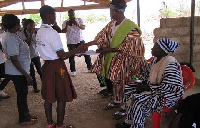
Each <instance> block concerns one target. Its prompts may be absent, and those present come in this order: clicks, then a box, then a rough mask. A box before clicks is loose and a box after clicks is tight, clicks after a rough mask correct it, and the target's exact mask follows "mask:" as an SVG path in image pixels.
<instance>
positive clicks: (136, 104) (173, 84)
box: [115, 38, 184, 128]
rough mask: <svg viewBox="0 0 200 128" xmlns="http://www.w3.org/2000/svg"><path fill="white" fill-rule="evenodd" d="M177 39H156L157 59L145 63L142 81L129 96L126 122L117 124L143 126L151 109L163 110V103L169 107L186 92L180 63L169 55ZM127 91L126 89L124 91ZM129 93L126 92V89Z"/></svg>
mask: <svg viewBox="0 0 200 128" xmlns="http://www.w3.org/2000/svg"><path fill="white" fill-rule="evenodd" d="M177 48H178V43H177V42H174V41H171V40H170V39H166V38H161V39H159V40H157V42H156V43H155V44H154V47H153V48H152V55H153V56H154V59H153V60H152V61H151V62H150V63H149V64H148V65H147V66H146V69H144V71H143V73H142V74H141V77H140V79H141V80H143V82H142V83H146V84H142V85H138V86H137V87H136V89H135V91H134V93H132V95H131V96H130V100H128V99H127V100H128V101H127V100H126V101H127V102H126V103H125V104H126V105H125V106H126V119H125V122H123V123H118V124H116V125H115V126H116V128H144V126H145V117H148V116H149V115H150V113H151V112H152V111H155V112H161V111H162V110H163V107H164V99H165V100H166V104H165V107H166V108H170V107H173V106H174V105H176V104H177V102H178V100H179V99H180V98H181V97H182V95H183V94H184V86H183V81H182V74H181V69H180V64H179V63H178V62H177V60H176V59H175V58H174V57H172V56H169V55H168V54H169V53H170V52H175V51H176V49H177ZM125 92H126V91H125ZM124 94H125V96H124V97H126V93H124Z"/></svg>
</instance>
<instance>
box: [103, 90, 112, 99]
mask: <svg viewBox="0 0 200 128" xmlns="http://www.w3.org/2000/svg"><path fill="white" fill-rule="evenodd" d="M101 96H102V98H108V97H109V96H113V93H109V92H107V91H106V92H104V93H102V94H101Z"/></svg>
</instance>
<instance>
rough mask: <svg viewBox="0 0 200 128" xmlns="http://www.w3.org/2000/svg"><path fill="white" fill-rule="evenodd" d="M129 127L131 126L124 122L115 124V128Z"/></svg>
mask: <svg viewBox="0 0 200 128" xmlns="http://www.w3.org/2000/svg"><path fill="white" fill-rule="evenodd" d="M130 127H131V124H127V123H125V122H123V123H117V124H115V128H130Z"/></svg>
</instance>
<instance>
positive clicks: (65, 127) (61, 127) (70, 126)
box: [56, 125, 74, 128]
mask: <svg viewBox="0 0 200 128" xmlns="http://www.w3.org/2000/svg"><path fill="white" fill-rule="evenodd" d="M56 128H74V127H72V125H69V126H66V125H62V126H60V127H58V126H56Z"/></svg>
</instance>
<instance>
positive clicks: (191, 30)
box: [190, 0, 195, 66]
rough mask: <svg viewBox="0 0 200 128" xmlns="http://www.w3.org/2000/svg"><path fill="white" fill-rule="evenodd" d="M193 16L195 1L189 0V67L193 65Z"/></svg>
mask: <svg viewBox="0 0 200 128" xmlns="http://www.w3.org/2000/svg"><path fill="white" fill-rule="evenodd" d="M194 14H195V0H191V20H190V65H191V66H192V65H193V45H194Z"/></svg>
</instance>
